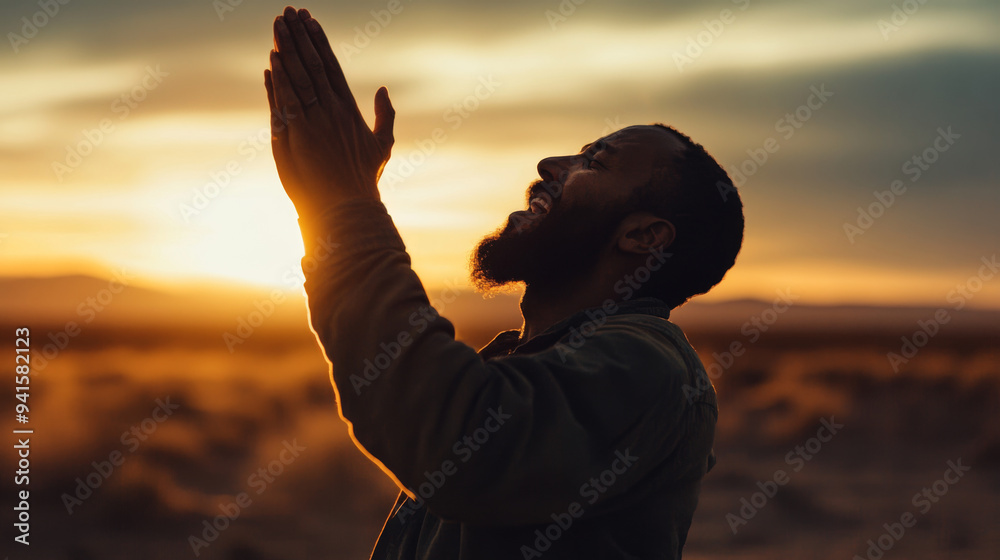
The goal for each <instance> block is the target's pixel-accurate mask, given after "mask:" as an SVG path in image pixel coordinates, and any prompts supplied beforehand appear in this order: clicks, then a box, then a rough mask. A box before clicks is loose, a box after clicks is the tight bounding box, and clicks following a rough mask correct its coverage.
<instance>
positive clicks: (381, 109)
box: [372, 86, 396, 153]
mask: <svg viewBox="0 0 1000 560" xmlns="http://www.w3.org/2000/svg"><path fill="white" fill-rule="evenodd" d="M395 122H396V110H395V109H393V107H392V101H390V100H389V90H388V89H386V88H385V86H382V87H380V88H378V91H376V92H375V130H373V131H372V132H373V133H374V134H375V139H376V140H378V143H379V144H380V145H381V146H382V148H383V149H384V150H385V151H386V153H389V151H390V150H391V149H392V145H393V143H394V142H395V139H394V138H393V135H392V125H393V123H395Z"/></svg>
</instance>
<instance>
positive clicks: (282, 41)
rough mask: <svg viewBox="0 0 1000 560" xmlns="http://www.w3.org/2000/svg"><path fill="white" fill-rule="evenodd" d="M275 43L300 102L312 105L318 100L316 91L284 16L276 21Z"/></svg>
mask: <svg viewBox="0 0 1000 560" xmlns="http://www.w3.org/2000/svg"><path fill="white" fill-rule="evenodd" d="M274 41H275V44H277V46H278V56H279V57H280V58H281V65H282V67H283V68H284V70H285V72H287V75H288V78H289V80H290V81H291V84H292V86H293V87H294V90H295V94H296V95H297V96H298V98H299V101H301V102H302V104H303V105H304V106H305V105H311V104H312V103H311V102H312V100H313V99H317V98H318V96H317V95H316V90H315V89H314V88H313V84H312V80H311V79H310V77H309V74H308V73H307V72H306V69H305V67H304V66H302V61H301V60H300V58H299V53H298V50H297V49H296V47H295V40H294V39H292V33H291V31H290V30H289V29H288V25H287V23H286V22H285V18H284V16H278V17H277V18H275V20H274Z"/></svg>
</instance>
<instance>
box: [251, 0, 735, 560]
mask: <svg viewBox="0 0 1000 560" xmlns="http://www.w3.org/2000/svg"><path fill="white" fill-rule="evenodd" d="M274 30H275V45H276V49H277V50H276V51H272V53H271V68H270V70H269V71H268V70H266V71H265V86H266V89H267V93H268V100H269V103H270V107H271V114H272V148H273V152H274V158H275V163H276V165H277V169H278V174H279V177H280V179H281V182H282V184H283V185H284V187H285V190H286V192H287V193H288V195H289V197H290V198H291V200H292V202H293V203H294V204H295V207H296V210H297V211H298V214H299V223H300V226H301V229H302V233H303V239H304V241H305V247H306V259H308V260H306V259H304V260H303V268H304V270H305V272H306V282H305V288H306V292H307V294H308V296H309V312H310V322H311V324H312V327H313V329H314V331H315V333H316V336H317V337H318V339H319V342H320V344H321V345H322V346H323V348H324V350H325V352H326V356H327V358H328V359H329V361H330V362H331V366H332V370H331V371H332V373H331V377H332V380H333V384H334V387H335V389H336V392H337V398H338V404H339V407H340V413H341V416H342V417H343V418H344V419H345V420H346V421H347V422H348V424H349V426H350V430H351V433H352V436H353V438H354V440H355V442H356V443H357V445H358V446H359V447H360V448H361V449H362V451H364V452H365V453H366V455H367V456H368V457H369V458H370V459H371V460H372V461H374V462H375V463H376V464H378V465H379V466H380V467H381V468H382V469H383V470H384V471H385V472H386V473H387V474H389V476H391V477H392V478H393V480H394V481H395V482H396V484H397V485H398V486H399V487H400V489H401V490H402V491H401V493H400V496H399V499H398V500H397V502H396V504H395V506H394V507H393V509H392V511H391V513H390V516H389V519H388V520H387V521H386V523H385V526H384V527H383V529H382V533H381V535H380V536H379V540H378V542H377V543H376V545H375V549H374V551H373V553H372V558H379V559H382V558H393V559H403V558H406V559H415V558H420V559H445V558H448V559H454V558H460V559H476V560H483V559H493V558H496V559H501V558H502V559H510V558H538V557H545V558H552V559H556V558H575V559H578V558H602V559H607V558H679V557H680V556H681V551H682V548H683V545H684V541H685V538H686V536H687V531H688V528H689V526H690V523H691V517H692V515H693V513H694V510H695V507H696V505H697V500H698V490H699V486H700V481H701V479H702V477H703V476H704V475H705V473H706V472H707V471H708V470H709V469H710V468H711V467H712V465H713V464H714V462H715V459H714V455H713V453H712V441H713V437H714V428H715V422H716V418H717V414H718V412H717V411H718V409H717V405H716V400H715V391H714V389H713V388H712V385H711V383H710V382H709V380H708V378H707V376H706V375H705V371H704V368H703V367H702V364H701V363H700V361H699V359H698V357H697V355H696V354H695V352H694V350H693V349H692V348H691V346H690V344H688V342H687V340H686V338H685V337H684V334H683V333H682V332H681V331H680V329H679V328H677V327H676V326H675V325H673V324H672V323H670V322H669V321H668V320H667V318H668V317H669V312H670V309H671V308H673V307H675V306H677V305H680V304H681V303H683V302H684V301H686V300H687V299H688V298H689V297H690V296H692V295H694V294H697V293H702V292H705V291H707V290H708V289H709V288H711V286H713V285H714V284H715V283H717V282H718V281H719V280H721V278H722V276H723V275H724V274H725V272H726V270H727V269H729V267H730V266H731V265H732V264H733V261H734V259H735V257H736V254H737V252H738V251H739V248H740V244H741V242H742V232H743V215H742V207H741V204H740V201H739V196H738V195H737V193H736V191H735V189H734V188H733V187H732V183H731V181H730V180H729V178H728V177H727V176H726V174H725V172H724V171H723V170H722V169H721V168H720V167H719V166H718V164H717V163H715V161H714V160H712V158H711V157H710V156H708V154H706V153H705V152H704V150H703V149H702V148H701V146H699V145H697V144H694V143H693V142H691V141H690V139H688V138H687V137H686V136H684V135H682V134H680V133H678V132H676V131H674V130H673V129H671V128H669V127H665V126H662V125H654V126H638V127H628V128H625V129H622V130H619V131H617V132H614V133H612V134H610V135H608V136H606V137H604V138H602V139H600V140H598V141H596V142H594V143H592V144H589V145H587V146H585V147H584V149H583V150H581V153H579V154H576V155H571V156H564V157H553V158H546V159H544V160H542V161H541V162H539V164H538V172H539V175H540V179H541V180H540V181H537V182H535V183H533V184H532V185H531V186H530V188H529V192H528V209H527V210H521V211H518V212H514V213H513V214H511V216H510V219H509V220H508V222H507V224H506V226H505V227H503V228H501V230H500V231H498V232H497V233H495V234H493V235H492V236H490V237H488V238H487V239H485V240H483V241H482V242H481V243H480V244H479V246H478V247H477V249H476V251H475V254H474V257H473V278H474V280H475V281H476V283H477V284H478V285H479V286H480V287H481V288H484V289H491V288H493V287H495V286H500V285H504V284H507V283H510V282H523V283H524V285H525V292H524V297H523V299H522V301H521V311H522V314H523V316H524V324H523V326H522V328H521V329H519V330H512V331H506V332H502V333H500V334H499V335H497V337H496V338H495V339H494V340H493V341H492V342H490V343H489V344H488V345H487V346H486V347H484V348H482V349H481V350H480V351H479V352H476V351H475V350H474V349H472V348H470V347H468V346H466V345H465V344H462V343H460V342H457V341H455V339H454V328H453V326H452V324H451V323H450V322H449V321H448V320H447V319H445V318H443V317H441V316H440V315H438V314H437V312H436V311H435V310H434V309H433V308H431V307H430V305H429V302H428V298H427V295H426V293H425V292H424V289H423V287H422V285H421V283H420V281H419V279H418V278H417V276H416V274H415V273H414V272H413V270H412V269H411V268H410V259H409V256H408V255H407V253H406V251H405V248H404V246H403V242H402V241H401V239H400V237H399V234H398V232H397V230H396V228H395V226H394V225H393V222H392V220H391V218H390V217H389V215H388V213H387V212H386V209H385V207H384V206H383V205H382V203H381V201H380V198H379V193H378V189H377V188H376V183H377V181H378V177H379V176H380V174H381V171H382V168H383V167H384V165H385V163H386V161H387V160H388V158H389V152H390V149H391V147H392V144H393V136H392V126H393V120H394V116H395V112H394V110H393V108H392V105H391V103H390V102H389V97H388V92H387V91H386V89H385V88H384V87H383V88H379V90H378V92H377V93H376V95H375V126H374V130H369V128H368V126H367V124H366V123H365V121H364V119H363V117H362V116H361V114H360V112H359V111H358V108H357V104H356V102H355V100H354V96H353V95H352V94H351V91H350V89H349V88H348V86H347V82H346V80H345V78H344V75H343V72H342V71H341V69H340V67H339V64H338V63H337V60H336V58H335V57H334V55H333V52H332V50H331V49H330V45H329V42H328V40H327V38H326V36H325V35H324V33H323V31H322V29H321V28H320V26H319V24H318V23H317V22H316V20H315V19H313V18H312V17H311V16H310V15H309V13H308V12H307V11H306V10H300V11H298V12H296V10H294V9H292V8H286V9H285V11H284V14H283V16H279V17H278V18H277V19H276V20H275V27H274ZM307 264H308V266H307Z"/></svg>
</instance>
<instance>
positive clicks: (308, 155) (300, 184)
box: [264, 6, 396, 217]
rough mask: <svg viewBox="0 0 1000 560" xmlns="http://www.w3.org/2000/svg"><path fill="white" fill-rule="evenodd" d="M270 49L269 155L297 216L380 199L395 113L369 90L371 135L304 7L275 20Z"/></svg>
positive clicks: (384, 96) (382, 95) (381, 92)
mask: <svg viewBox="0 0 1000 560" xmlns="http://www.w3.org/2000/svg"><path fill="white" fill-rule="evenodd" d="M274 44H275V50H272V51H271V68H270V70H264V87H265V88H266V89H267V100H268V103H269V104H270V106H271V151H272V153H273V154H274V162H275V165H276V166H277V168H278V177H279V178H280V179H281V184H282V185H283V186H284V187H285V192H286V193H287V194H288V197H289V198H290V199H291V200H292V203H293V204H294V205H295V209H296V210H297V211H298V214H299V217H307V216H315V215H318V214H320V213H321V212H323V211H324V210H326V209H327V208H330V207H331V206H334V205H336V204H338V203H340V202H342V201H344V200H348V199H351V198H374V199H376V200H378V199H379V193H378V189H377V187H376V184H377V183H378V178H379V177H380V176H381V175H382V169H383V168H384V167H385V164H386V162H387V161H388V160H389V154H390V152H391V150H392V144H393V136H392V125H393V121H394V120H395V116H396V111H395V110H394V109H393V108H392V104H391V102H390V101H389V92H388V90H386V88H385V87H380V88H379V89H378V91H377V92H375V128H374V130H370V129H369V128H368V124H367V123H366V122H365V119H364V117H363V116H362V115H361V111H359V110H358V104H357V102H356V101H355V99H354V95H353V94H352V93H351V89H350V88H349V87H348V86H347V80H346V79H345V78H344V72H343V70H341V68H340V63H339V62H337V57H336V56H334V54H333V49H331V48H330V41H329V40H328V39H327V37H326V34H325V33H324V32H323V29H322V27H320V24H319V22H318V21H316V20H315V19H313V17H312V16H311V15H310V14H309V12H308V10H304V9H303V10H299V11H297V12H296V10H295V9H294V8H292V7H291V6H289V7H286V8H285V11H284V13H283V14H282V15H280V16H278V17H277V18H275V20H274Z"/></svg>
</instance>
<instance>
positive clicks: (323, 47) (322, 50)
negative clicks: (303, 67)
mask: <svg viewBox="0 0 1000 560" xmlns="http://www.w3.org/2000/svg"><path fill="white" fill-rule="evenodd" d="M307 13H308V12H307ZM305 24H306V30H307V31H309V37H310V38H311V39H312V43H313V46H314V47H315V48H316V52H318V53H319V57H320V58H321V59H322V60H323V66H324V67H325V69H326V77H327V79H328V80H329V81H330V87H331V88H332V89H333V93H334V95H336V96H337V99H339V100H340V101H342V102H344V103H346V104H347V106H348V107H354V110H355V111H356V112H357V114H358V115H359V116H360V115H361V110H360V109H358V102H357V100H355V99H354V94H352V93H351V88H350V87H348V86H347V78H345V77H344V71H343V69H341V67H340V62H339V61H338V60H337V57H336V56H335V55H334V54H333V49H332V48H331V47H330V40H329V39H328V38H327V36H326V33H324V32H323V27H322V26H321V25H320V24H319V22H318V21H316V20H315V19H314V18H313V17H312V16H310V17H309V19H307V20H305Z"/></svg>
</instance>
